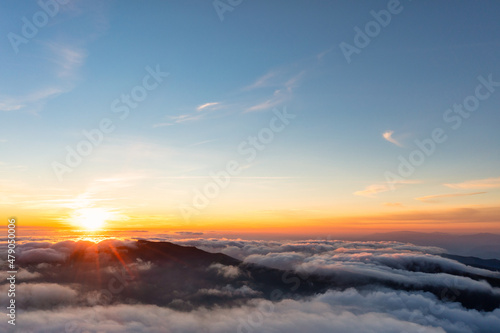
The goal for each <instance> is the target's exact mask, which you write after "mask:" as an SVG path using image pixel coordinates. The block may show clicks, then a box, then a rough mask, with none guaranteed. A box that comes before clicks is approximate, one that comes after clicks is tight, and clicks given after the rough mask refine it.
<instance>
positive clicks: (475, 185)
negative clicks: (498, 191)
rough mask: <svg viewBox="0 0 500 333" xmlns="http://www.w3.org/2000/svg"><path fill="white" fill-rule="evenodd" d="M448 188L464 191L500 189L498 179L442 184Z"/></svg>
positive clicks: (499, 178) (499, 180)
mask: <svg viewBox="0 0 500 333" xmlns="http://www.w3.org/2000/svg"><path fill="white" fill-rule="evenodd" d="M443 185H444V186H447V187H449V188H453V189H458V190H466V189H480V188H497V187H500V177H498V178H486V179H476V180H468V181H465V182H462V183H455V184H443Z"/></svg>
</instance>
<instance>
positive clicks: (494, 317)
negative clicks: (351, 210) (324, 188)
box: [0, 235, 500, 333]
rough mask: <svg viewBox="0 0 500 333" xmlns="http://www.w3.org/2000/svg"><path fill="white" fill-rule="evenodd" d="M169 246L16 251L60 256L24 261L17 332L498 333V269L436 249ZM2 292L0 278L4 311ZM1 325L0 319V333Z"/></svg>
mask: <svg viewBox="0 0 500 333" xmlns="http://www.w3.org/2000/svg"><path fill="white" fill-rule="evenodd" d="M189 236H194V235H189ZM175 242H176V243H178V244H182V245H183V246H179V245H176V244H172V243H162V242H147V241H126V240H125V241H120V240H107V241H103V242H101V243H98V244H94V243H91V242H81V241H80V242H72V241H65V242H59V243H54V244H52V243H46V242H45V243H41V242H31V243H24V244H20V245H19V247H18V249H19V251H20V258H22V257H23V256H24V255H26V254H27V253H28V254H30V253H31V254H32V253H34V252H33V251H40V250H52V251H51V252H55V253H59V254H60V255H61V256H63V257H64V258H66V259H65V260H63V261H62V262H47V260H46V259H47V257H48V256H43V255H42V256H39V257H38V259H39V261H38V262H37V261H36V260H35V258H36V257H34V256H33V260H31V261H30V262H29V264H24V266H25V269H26V271H27V272H30V274H31V275H33V274H36V276H32V279H31V280H30V283H20V284H19V285H18V286H19V288H18V294H17V293H16V298H17V300H18V301H19V303H16V306H18V308H17V309H18V310H19V311H18V317H17V319H18V320H17V322H16V328H17V329H18V330H19V331H27V332H41V331H43V332H49V333H50V332H62V331H99V330H101V331H105V332H127V331H133V332H158V333H159V332H164V331H165V327H168V330H169V331H170V332H222V333H224V332H228V333H229V332H264V331H270V332H292V333H295V332H297V333H298V332H309V331H310V332H317V333H323V332H325V333H326V332H331V331H332V330H333V331H335V332H340V333H343V332H352V331H360V332H366V331H370V332H374V333H379V332H415V333H416V332H454V333H462V332H463V333H465V332H473V331H480V332H496V329H497V327H499V325H500V290H499V289H498V288H497V287H495V285H497V286H498V285H500V272H494V271H490V270H487V269H483V268H477V267H471V266H467V265H464V264H462V263H460V262H458V261H456V260H453V259H449V258H445V257H442V256H441V255H440V253H442V252H443V250H442V249H439V248H435V247H425V246H416V245H413V244H409V243H401V242H389V241H376V242H375V241H344V240H304V241H255V240H241V239H237V240H231V239H215V238H213V239H184V240H177V241H175ZM193 246H196V248H195V247H193ZM197 248H198V249H197ZM199 249H205V250H206V251H207V252H203V251H200V250H199ZM224 254H231V255H232V256H234V257H237V258H239V259H241V260H243V261H239V260H236V259H233V258H231V257H228V256H226V255H224ZM179 276H182V279H179ZM6 288H7V284H6V282H1V284H0V302H2V303H5V301H6V300H7V293H6ZM273 295H274V296H273ZM7 325H8V324H7V323H6V321H2V322H1V323H0V330H4V328H6V327H7Z"/></svg>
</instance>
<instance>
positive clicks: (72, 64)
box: [47, 43, 87, 78]
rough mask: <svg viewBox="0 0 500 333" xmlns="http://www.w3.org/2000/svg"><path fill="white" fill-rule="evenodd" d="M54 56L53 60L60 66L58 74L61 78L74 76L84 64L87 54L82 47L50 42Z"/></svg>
mask: <svg viewBox="0 0 500 333" xmlns="http://www.w3.org/2000/svg"><path fill="white" fill-rule="evenodd" d="M47 46H48V47H49V48H50V50H51V51H52V53H53V54H54V57H53V59H52V61H53V62H54V63H55V64H56V65H57V66H58V72H57V75H58V76H59V77H61V78H73V77H74V76H75V74H76V71H77V70H78V69H79V68H80V67H81V66H82V65H83V63H84V62H85V58H86V56H87V54H86V52H85V51H84V50H82V49H79V48H76V47H73V46H70V45H65V44H59V43H48V44H47Z"/></svg>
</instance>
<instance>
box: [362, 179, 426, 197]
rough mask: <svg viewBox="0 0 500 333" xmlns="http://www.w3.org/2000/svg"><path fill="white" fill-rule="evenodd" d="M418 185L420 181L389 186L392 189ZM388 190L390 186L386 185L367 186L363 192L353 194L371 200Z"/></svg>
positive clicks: (403, 181) (402, 182)
mask: <svg viewBox="0 0 500 333" xmlns="http://www.w3.org/2000/svg"><path fill="white" fill-rule="evenodd" d="M420 183H421V181H419V180H400V181H397V182H394V183H392V184H391V185H392V186H393V187H396V186H398V185H406V184H420ZM390 190H391V186H389V185H388V184H387V183H383V184H372V185H368V186H367V187H365V189H364V190H360V191H356V192H354V193H353V194H354V195H358V196H362V197H369V198H373V197H375V194H378V193H382V192H387V191H390Z"/></svg>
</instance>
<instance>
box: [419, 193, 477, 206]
mask: <svg viewBox="0 0 500 333" xmlns="http://www.w3.org/2000/svg"><path fill="white" fill-rule="evenodd" d="M484 193H486V192H471V193H451V194H436V195H427V196H424V197H418V198H415V200H418V201H422V202H427V203H436V202H441V201H440V199H446V198H454V197H466V196H470V195H478V194H484Z"/></svg>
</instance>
